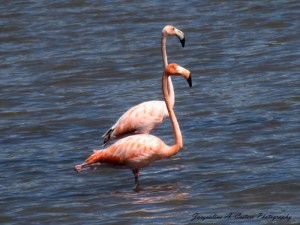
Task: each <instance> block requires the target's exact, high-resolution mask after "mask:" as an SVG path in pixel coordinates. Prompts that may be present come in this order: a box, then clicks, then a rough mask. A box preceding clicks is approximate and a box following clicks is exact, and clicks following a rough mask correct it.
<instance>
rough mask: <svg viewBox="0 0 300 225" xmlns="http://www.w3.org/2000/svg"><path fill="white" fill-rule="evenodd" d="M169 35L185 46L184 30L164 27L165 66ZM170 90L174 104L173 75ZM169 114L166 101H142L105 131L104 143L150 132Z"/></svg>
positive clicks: (163, 48) (163, 51)
mask: <svg viewBox="0 0 300 225" xmlns="http://www.w3.org/2000/svg"><path fill="white" fill-rule="evenodd" d="M167 36H176V37H177V38H178V39H179V40H180V42H181V44H182V46H184V43H185V38H184V34H183V32H182V31H180V30H178V29H177V28H175V27H174V26H171V25H168V26H165V27H164V28H163V30H162V41H161V48H162V57H163V62H164V68H165V67H166V66H167V65H168V59H167V52H166V39H167ZM168 92H169V95H170V98H171V104H172V105H174V102H175V97H174V90H173V84H172V80H171V77H169V79H168ZM168 116H169V114H168V110H167V108H166V104H165V102H164V101H147V102H143V103H140V104H138V105H136V106H134V107H132V108H131V109H129V110H128V111H127V112H125V113H124V114H123V115H122V116H121V117H120V119H119V120H118V121H117V122H116V123H115V124H114V125H113V126H112V127H111V128H110V129H108V130H107V131H106V132H105V134H104V135H103V136H102V137H103V144H104V145H105V144H107V143H108V142H109V141H111V140H113V139H115V138H122V137H125V136H128V135H134V134H148V133H149V132H150V131H151V130H152V129H154V128H156V127H157V126H158V125H159V124H161V123H162V122H163V120H164V119H166V118H167V117H168Z"/></svg>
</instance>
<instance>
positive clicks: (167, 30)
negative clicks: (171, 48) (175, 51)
mask: <svg viewBox="0 0 300 225" xmlns="http://www.w3.org/2000/svg"><path fill="white" fill-rule="evenodd" d="M162 35H163V36H176V37H177V38H178V39H179V41H180V43H181V45H182V47H184V44H185V37H184V33H183V32H182V31H181V30H179V29H177V28H176V27H174V26H172V25H167V26H165V27H164V28H163V30H162Z"/></svg>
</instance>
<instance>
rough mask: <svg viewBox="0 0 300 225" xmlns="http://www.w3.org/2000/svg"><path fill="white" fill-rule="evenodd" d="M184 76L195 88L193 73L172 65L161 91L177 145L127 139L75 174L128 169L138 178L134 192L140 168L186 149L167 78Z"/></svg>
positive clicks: (98, 153)
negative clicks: (92, 170)
mask: <svg viewBox="0 0 300 225" xmlns="http://www.w3.org/2000/svg"><path fill="white" fill-rule="evenodd" d="M171 75H181V76H183V77H184V78H185V79H186V80H187V81H188V82H189V85H190V87H191V86H192V77H191V74H190V72H189V71H188V70H187V69H185V68H183V67H181V66H179V65H177V64H175V63H172V64H169V65H168V66H167V67H166V68H165V70H164V74H163V78H162V89H163V95H164V98H165V104H166V107H167V110H168V112H169V115H170V121H171V124H172V127H173V131H174V139H175V143H174V145H172V146H168V145H166V144H165V143H164V142H163V141H162V140H161V139H159V138H158V137H156V136H153V135H150V134H136V135H132V136H128V137H125V138H123V139H121V140H119V141H117V142H115V143H114V144H112V145H111V146H109V147H107V148H106V149H103V150H94V154H92V155H91V156H90V157H89V158H87V159H86V160H85V162H84V163H83V164H80V165H76V166H75V168H74V169H75V171H77V172H81V171H84V170H89V169H96V168H101V167H114V168H128V169H131V170H132V172H133V174H134V177H135V189H136V190H137V189H138V187H139V181H138V178H139V171H140V168H143V167H146V166H148V165H149V164H151V163H152V162H154V161H156V160H161V159H166V158H169V157H171V156H173V155H175V154H176V153H177V152H178V151H179V150H180V149H181V148H182V146H183V141H182V135H181V131H180V127H179V124H178V122H177V119H176V115H175V113H174V110H173V106H172V100H171V97H170V95H169V92H168V77H169V76H171Z"/></svg>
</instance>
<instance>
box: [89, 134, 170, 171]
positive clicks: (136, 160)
mask: <svg viewBox="0 0 300 225" xmlns="http://www.w3.org/2000/svg"><path fill="white" fill-rule="evenodd" d="M166 147H167V145H166V144H165V143H164V142H163V141H162V140H161V139H159V138H158V137H155V136H153V135H150V134H139V135H133V136H128V137H125V138H123V139H121V140H119V141H117V142H116V143H114V144H113V145H111V146H109V147H108V148H106V149H104V150H95V151H94V154H92V155H91V156H90V157H89V158H88V159H87V160H86V161H85V163H84V164H85V165H87V164H90V165H91V164H94V163H103V164H109V165H107V166H115V165H119V166H125V167H127V168H130V169H136V168H142V167H145V166H148V165H149V164H151V163H152V162H153V161H156V160H159V159H163V158H164V157H163V154H162V153H163V150H164V149H165V148H166Z"/></svg>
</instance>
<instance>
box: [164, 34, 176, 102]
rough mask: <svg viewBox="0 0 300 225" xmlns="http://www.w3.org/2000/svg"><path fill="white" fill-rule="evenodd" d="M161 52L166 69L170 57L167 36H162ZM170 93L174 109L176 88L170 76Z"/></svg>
mask: <svg viewBox="0 0 300 225" xmlns="http://www.w3.org/2000/svg"><path fill="white" fill-rule="evenodd" d="M161 51H162V57H163V61H164V69H165V68H166V67H167V66H168V56H167V35H165V34H162V37H161ZM168 92H169V96H170V100H171V105H172V107H173V106H174V103H175V93H174V87H173V83H172V79H171V77H170V76H169V77H168Z"/></svg>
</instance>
